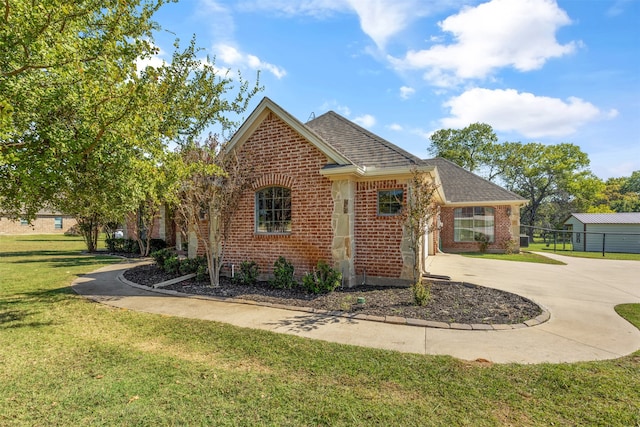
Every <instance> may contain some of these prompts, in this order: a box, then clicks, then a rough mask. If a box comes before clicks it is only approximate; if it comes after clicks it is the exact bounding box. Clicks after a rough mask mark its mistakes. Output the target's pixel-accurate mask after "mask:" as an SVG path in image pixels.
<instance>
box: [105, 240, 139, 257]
mask: <svg viewBox="0 0 640 427" xmlns="http://www.w3.org/2000/svg"><path fill="white" fill-rule="evenodd" d="M105 243H106V245H107V249H108V250H109V252H112V253H121V254H139V253H140V246H138V242H136V241H135V240H133V239H121V238H120V239H118V238H114V239H110V238H107V239H105Z"/></svg>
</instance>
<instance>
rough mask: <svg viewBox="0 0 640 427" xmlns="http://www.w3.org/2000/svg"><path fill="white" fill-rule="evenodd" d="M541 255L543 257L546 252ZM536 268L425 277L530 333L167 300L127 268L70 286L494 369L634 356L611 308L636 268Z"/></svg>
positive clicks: (449, 269) (449, 265) (459, 260)
mask: <svg viewBox="0 0 640 427" xmlns="http://www.w3.org/2000/svg"><path fill="white" fill-rule="evenodd" d="M545 255H546V254H545ZM548 256H550V257H554V258H558V259H561V260H562V261H564V262H566V263H567V264H568V265H564V266H562V265H544V264H533V263H520V262H510V261H499V260H486V259H476V258H467V257H462V256H459V255H450V254H441V255H437V256H434V257H431V258H429V271H430V272H431V273H433V274H444V275H449V276H451V277H452V279H453V280H460V281H465V282H471V283H475V284H478V285H484V286H490V287H494V288H498V289H503V290H506V291H509V292H514V293H517V294H519V295H522V296H525V297H527V298H530V299H531V300H533V301H536V302H537V303H538V304H540V305H542V306H544V307H545V308H546V309H548V310H549V312H550V313H551V317H550V319H549V321H547V322H545V323H543V324H540V325H537V326H534V327H529V328H523V329H513V330H501V331H494V330H492V331H480V330H474V331H465V330H448V329H436V328H427V327H418V326H408V325H395V324H389V323H379V322H371V321H366V320H359V319H348V318H342V317H333V316H325V315H321V314H315V313H305V312H297V311H290V310H284V309H280V308H272V307H261V306H255V305H250V304H237V303H230V302H220V301H213V300H210V299H202V298H197V297H184V296H176V295H167V294H161V293H156V292H150V291H148V290H143V289H138V288H134V287H131V286H130V285H127V284H126V283H124V282H123V281H121V280H119V279H118V277H119V276H120V274H121V273H122V271H123V270H125V269H127V268H130V267H131V264H126V263H123V264H118V265H115V266H109V267H105V268H102V269H100V270H98V271H96V272H94V273H91V274H88V275H86V276H83V277H81V278H79V279H77V280H76V281H75V282H74V284H73V288H74V290H75V291H76V292H78V293H79V294H81V295H85V296H86V297H88V298H91V299H94V300H96V301H99V302H101V303H105V304H109V305H112V306H115V307H120V308H127V309H130V310H137V311H144V312H150V313H158V314H163V315H171V316H182V317H188V318H199V319H205V320H212V321H219V322H225V323H229V324H233V325H237V326H240V327H247V328H254V329H264V330H270V331H273V332H278V333H287V334H293V335H298V336H302V337H307V338H313V339H320V340H326V341H333V342H338V343H344V344H352V345H358V346H365V347H375V348H382V349H389V350H396V351H401V352H410V353H420V354H433V355H451V356H454V357H457V358H460V359H467V360H475V359H487V360H490V361H492V362H495V363H510V362H517V363H542V362H553V363H559V362H575V361H587V360H601V359H613V358H617V357H621V356H623V355H627V354H629V353H632V352H634V351H635V350H637V349H639V348H640V331H639V330H638V329H636V328H635V327H634V326H633V325H631V324H630V323H628V322H627V321H625V320H624V319H622V318H621V317H619V316H618V315H617V314H616V313H615V311H614V310H613V307H614V306H615V305H617V304H621V303H629V302H635V303H640V262H636V261H611V260H591V259H581V258H570V257H561V256H554V255H548Z"/></svg>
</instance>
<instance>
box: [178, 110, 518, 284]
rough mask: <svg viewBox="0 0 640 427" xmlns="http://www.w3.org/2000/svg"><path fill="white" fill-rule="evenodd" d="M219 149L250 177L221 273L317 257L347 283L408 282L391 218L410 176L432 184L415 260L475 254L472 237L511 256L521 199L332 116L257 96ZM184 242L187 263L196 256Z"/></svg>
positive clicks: (301, 267) (404, 254) (309, 262)
mask: <svg viewBox="0 0 640 427" xmlns="http://www.w3.org/2000/svg"><path fill="white" fill-rule="evenodd" d="M228 149H229V150H236V152H237V154H238V156H239V157H240V158H243V157H245V158H250V159H251V161H252V162H253V165H254V173H255V176H254V178H255V179H254V180H253V188H252V189H251V190H250V191H247V192H245V194H244V195H243V197H242V198H241V201H240V203H239V204H238V206H237V211H236V215H235V217H234V220H233V225H232V230H231V232H230V235H229V238H228V241H227V243H226V246H225V255H224V263H225V265H227V266H230V265H236V266H237V265H239V264H240V263H241V262H242V261H247V260H252V261H255V262H257V263H258V264H259V266H260V271H261V272H263V273H266V274H269V273H271V272H272V269H273V263H274V261H275V260H276V259H277V258H278V257H279V256H284V257H285V258H287V259H288V260H289V261H291V262H292V263H293V264H294V266H295V270H296V275H302V274H304V273H305V272H307V271H310V270H312V269H313V267H314V266H315V265H316V263H317V261H318V260H325V261H327V262H329V263H330V264H331V265H333V266H334V268H337V269H339V270H340V271H341V272H342V274H343V277H344V281H345V284H346V285H355V284H357V283H362V282H363V281H364V278H365V277H366V282H367V283H384V282H387V281H389V280H390V279H391V280H395V281H397V280H398V279H409V278H410V277H411V274H412V268H413V256H412V253H411V250H410V246H409V244H408V240H407V239H408V236H407V235H406V234H405V233H404V231H403V226H402V224H401V221H400V218H399V213H400V209H401V208H402V202H403V201H406V198H407V192H408V191H410V189H409V188H408V182H410V178H411V176H412V171H413V170H414V169H418V170H420V171H422V172H425V173H427V174H429V176H430V178H431V179H432V180H434V181H435V182H436V183H438V184H440V187H439V189H438V194H437V198H438V202H439V204H440V206H441V213H440V218H439V219H438V220H437V221H438V227H437V228H436V230H435V231H434V232H432V233H429V235H428V239H425V248H424V249H423V256H425V257H427V256H433V255H435V254H436V253H437V252H438V251H439V250H442V251H445V252H448V251H451V252H459V251H477V250H478V242H477V241H476V237H477V236H478V235H483V236H487V239H488V248H487V249H488V250H489V251H496V252H498V251H503V250H504V247H505V241H507V240H511V239H512V240H513V241H514V244H515V245H516V249H517V245H518V243H519V242H518V239H517V236H518V232H519V226H520V222H519V218H520V206H522V205H523V204H524V203H526V201H525V200H524V199H523V198H521V197H520V196H518V195H516V194H514V193H511V192H509V191H507V190H505V189H503V188H501V187H499V186H497V185H495V184H493V183H491V182H489V181H486V180H484V179H482V178H480V177H478V176H476V175H474V174H472V173H470V172H467V171H465V170H463V169H462V168H460V167H458V166H457V165H455V164H453V163H451V162H449V161H447V160H444V159H441V158H436V159H430V160H422V159H419V158H418V157H416V156H414V155H412V154H410V153H408V152H406V151H404V150H403V149H401V148H399V147H397V146H396V145H394V144H392V143H390V142H388V141H386V140H384V139H382V138H381V137H379V136H377V135H375V134H373V133H371V132H369V131H368V130H366V129H364V128H362V127H360V126H358V125H357V124H355V123H353V122H351V121H349V120H347V119H346V118H344V117H342V116H340V115H338V114H336V113H335V112H332V111H330V112H328V113H326V114H323V115H321V116H319V117H317V118H315V119H313V120H311V121H309V122H307V123H302V122H300V121H299V120H297V119H296V118H294V117H293V116H291V115H290V114H289V113H288V112H286V111H285V110H283V109H282V108H281V107H280V106H278V105H277V104H275V103H274V102H273V101H271V100H270V99H268V98H264V99H263V100H262V101H261V103H260V104H259V105H258V106H257V107H256V109H255V110H254V111H253V112H252V113H251V115H250V116H249V117H248V119H247V120H246V121H245V122H244V124H243V125H242V126H241V127H240V128H239V129H238V131H237V132H236V133H235V135H234V136H233V138H232V139H231V141H230V143H229V146H228ZM199 226H201V227H206V224H204V223H203V224H199ZM177 240H178V244H179V242H180V240H181V239H180V238H179V233H177ZM189 240H190V241H189V254H190V256H193V255H195V254H196V253H197V252H200V250H198V247H197V242H196V241H195V239H194V237H193V235H192V236H191V238H190V239H189Z"/></svg>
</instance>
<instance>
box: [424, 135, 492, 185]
mask: <svg viewBox="0 0 640 427" xmlns="http://www.w3.org/2000/svg"><path fill="white" fill-rule="evenodd" d="M430 140H431V145H430V146H429V148H428V151H429V153H430V154H431V155H433V156H435V157H442V158H445V159H448V160H451V161H452V162H453V163H455V164H457V165H458V166H460V167H462V168H464V169H466V170H468V171H470V172H474V173H478V174H480V175H482V176H484V177H486V178H487V179H489V180H493V179H494V178H495V177H496V176H497V175H499V173H500V171H501V170H500V168H499V166H500V165H501V163H500V162H499V161H497V160H498V159H499V158H500V156H501V154H502V152H501V146H500V145H499V144H498V143H497V142H498V137H497V136H496V134H495V133H494V132H493V128H492V127H491V126H490V125H488V124H486V123H473V124H470V125H469V126H467V127H466V128H463V129H440V130H438V131H436V132H434V133H433V134H432V135H431V137H430Z"/></svg>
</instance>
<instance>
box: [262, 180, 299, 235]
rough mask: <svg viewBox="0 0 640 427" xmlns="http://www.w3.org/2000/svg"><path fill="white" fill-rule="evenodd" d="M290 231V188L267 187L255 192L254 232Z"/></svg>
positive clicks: (280, 232)
mask: <svg viewBox="0 0 640 427" xmlns="http://www.w3.org/2000/svg"><path fill="white" fill-rule="evenodd" d="M290 232H291V189H289V188H286V187H267V188H263V189H262V190H259V191H257V192H256V233H264V234H287V233H290Z"/></svg>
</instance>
